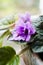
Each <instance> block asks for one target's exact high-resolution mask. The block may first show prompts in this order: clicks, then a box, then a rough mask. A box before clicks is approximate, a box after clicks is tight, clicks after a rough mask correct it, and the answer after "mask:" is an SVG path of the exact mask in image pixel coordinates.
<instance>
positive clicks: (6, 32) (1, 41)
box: [0, 30, 11, 47]
mask: <svg viewBox="0 0 43 65" xmlns="http://www.w3.org/2000/svg"><path fill="white" fill-rule="evenodd" d="M10 34H11V33H10V31H9V30H6V31H5V32H4V33H3V34H2V35H1V36H0V47H1V46H2V43H3V40H4V38H5V37H7V36H8V35H10Z"/></svg>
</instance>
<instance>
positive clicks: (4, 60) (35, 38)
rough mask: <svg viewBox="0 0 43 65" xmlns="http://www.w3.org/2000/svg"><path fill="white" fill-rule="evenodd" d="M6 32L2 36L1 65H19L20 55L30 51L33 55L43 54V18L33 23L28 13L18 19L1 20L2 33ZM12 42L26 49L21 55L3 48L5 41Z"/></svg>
mask: <svg viewBox="0 0 43 65" xmlns="http://www.w3.org/2000/svg"><path fill="white" fill-rule="evenodd" d="M2 30H5V32H4V33H3V34H2V35H1V36H0V45H1V46H0V65H19V60H20V55H21V54H23V53H24V52H25V51H27V50H28V49H30V51H32V52H33V53H40V52H43V16H39V19H37V20H35V21H33V20H31V16H30V14H28V13H25V14H20V15H19V16H18V19H15V17H14V18H10V19H8V18H7V19H6V18H5V19H2V20H0V31H2ZM5 37H7V40H9V41H12V42H13V43H17V44H20V45H25V46H26V47H25V48H24V49H22V50H21V52H20V53H19V54H16V51H15V50H14V49H13V48H12V47H10V46H5V47H2V43H3V39H4V38H5Z"/></svg>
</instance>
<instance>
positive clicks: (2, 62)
mask: <svg viewBox="0 0 43 65" xmlns="http://www.w3.org/2000/svg"><path fill="white" fill-rule="evenodd" d="M18 64H19V56H18V55H16V52H15V50H14V49H13V48H12V47H9V46H6V47H2V48H0V65H18Z"/></svg>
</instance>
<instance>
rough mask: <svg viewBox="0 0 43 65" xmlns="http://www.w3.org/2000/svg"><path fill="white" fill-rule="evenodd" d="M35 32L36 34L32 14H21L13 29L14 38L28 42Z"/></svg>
mask: <svg viewBox="0 0 43 65" xmlns="http://www.w3.org/2000/svg"><path fill="white" fill-rule="evenodd" d="M33 34H35V28H34V26H33V25H32V23H31V20H30V15H29V14H25V15H22V16H20V17H19V19H18V21H16V23H15V27H14V29H13V31H12V35H13V37H12V40H16V41H20V40H22V41H26V42H28V41H30V38H31V35H33Z"/></svg>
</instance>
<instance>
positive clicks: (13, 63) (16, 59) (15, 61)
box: [6, 55, 20, 65]
mask: <svg viewBox="0 0 43 65" xmlns="http://www.w3.org/2000/svg"><path fill="white" fill-rule="evenodd" d="M19 61H20V58H19V56H18V55H15V56H14V57H13V58H12V59H11V60H10V61H9V62H8V63H7V64H6V65H19Z"/></svg>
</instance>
